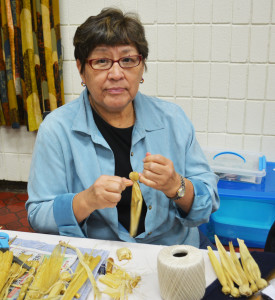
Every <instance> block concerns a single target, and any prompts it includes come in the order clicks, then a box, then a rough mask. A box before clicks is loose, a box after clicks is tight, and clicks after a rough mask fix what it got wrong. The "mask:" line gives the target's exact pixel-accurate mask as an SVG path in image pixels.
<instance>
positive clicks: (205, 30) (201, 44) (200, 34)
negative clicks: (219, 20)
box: [194, 25, 211, 61]
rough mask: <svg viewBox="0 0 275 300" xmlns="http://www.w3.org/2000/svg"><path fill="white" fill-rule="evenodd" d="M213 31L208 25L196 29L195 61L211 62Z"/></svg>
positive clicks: (198, 26)
mask: <svg viewBox="0 0 275 300" xmlns="http://www.w3.org/2000/svg"><path fill="white" fill-rule="evenodd" d="M210 42H211V29H210V27H209V26H206V25H197V26H195V27H194V60H195V61H209V58H210Z"/></svg>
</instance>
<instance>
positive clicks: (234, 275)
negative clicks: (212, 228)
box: [215, 235, 251, 295]
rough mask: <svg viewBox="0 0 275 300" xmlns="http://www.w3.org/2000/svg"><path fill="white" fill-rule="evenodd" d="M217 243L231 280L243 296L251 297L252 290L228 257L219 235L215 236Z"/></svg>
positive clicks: (224, 266)
mask: <svg viewBox="0 0 275 300" xmlns="http://www.w3.org/2000/svg"><path fill="white" fill-rule="evenodd" d="M215 241H216V245H217V248H218V251H219V255H220V259H221V263H222V266H223V268H225V269H226V271H227V273H228V275H229V276H230V277H231V279H232V280H233V281H234V282H235V283H236V284H237V285H238V286H239V290H240V293H241V294H242V295H251V290H250V288H249V286H248V285H246V284H245V283H243V281H242V278H241V276H240V274H239V273H238V271H237V269H236V266H235V264H234V262H233V261H232V259H231V257H230V256H229V255H228V253H227V252H226V250H225V249H224V247H223V245H222V244H221V242H220V240H219V238H218V237H217V235H215Z"/></svg>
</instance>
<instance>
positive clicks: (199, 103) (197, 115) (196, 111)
mask: <svg viewBox="0 0 275 300" xmlns="http://www.w3.org/2000/svg"><path fill="white" fill-rule="evenodd" d="M207 117H208V101H207V99H193V103H192V122H193V125H194V127H195V130H196V131H207Z"/></svg>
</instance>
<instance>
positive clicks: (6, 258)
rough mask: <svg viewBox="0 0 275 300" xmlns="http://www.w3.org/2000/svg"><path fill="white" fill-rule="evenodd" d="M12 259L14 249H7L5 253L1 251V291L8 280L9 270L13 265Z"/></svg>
mask: <svg viewBox="0 0 275 300" xmlns="http://www.w3.org/2000/svg"><path fill="white" fill-rule="evenodd" d="M12 259H13V252H12V251H6V252H4V253H3V252H2V251H0V292H1V291H2V289H3V287H4V286H5V284H6V282H7V280H8V277H9V271H10V268H11V265H12Z"/></svg>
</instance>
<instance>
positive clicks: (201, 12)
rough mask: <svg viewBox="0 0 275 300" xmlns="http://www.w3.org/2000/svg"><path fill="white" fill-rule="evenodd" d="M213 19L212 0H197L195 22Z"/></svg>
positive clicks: (206, 21)
mask: <svg viewBox="0 0 275 300" xmlns="http://www.w3.org/2000/svg"><path fill="white" fill-rule="evenodd" d="M211 21H212V1H211V0H195V7H194V23H211Z"/></svg>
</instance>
